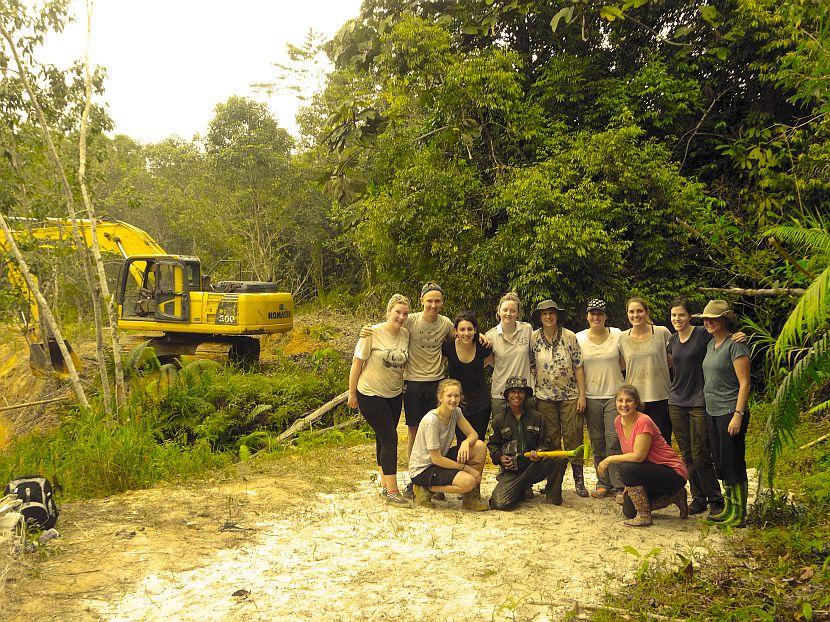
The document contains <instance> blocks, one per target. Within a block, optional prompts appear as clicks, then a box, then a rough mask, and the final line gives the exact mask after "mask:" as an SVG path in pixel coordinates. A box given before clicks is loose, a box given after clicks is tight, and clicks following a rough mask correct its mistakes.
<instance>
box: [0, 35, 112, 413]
mask: <svg viewBox="0 0 830 622" xmlns="http://www.w3.org/2000/svg"><path fill="white" fill-rule="evenodd" d="M0 35H2V36H3V38H4V39H5V40H6V42H7V43H8V44H9V49H10V50H11V53H12V56H13V57H14V61H15V64H16V65H17V72H18V76H19V77H20V81H21V83H22V84H23V88H24V89H25V90H26V93H27V95H28V96H29V100H30V102H31V104H32V106H33V107H34V109H35V112H36V114H37V118H38V123H39V124H40V130H41V132H42V134H43V140H44V141H45V143H46V147H47V153H48V154H49V160H50V161H51V162H52V165H53V167H54V169H55V172H56V173H57V175H58V180H59V181H60V184H61V189H62V190H63V194H64V198H65V200H66V209H67V212H68V213H69V219H70V221H71V223H72V239H73V241H74V242H75V248H76V250H77V252H78V254H79V255H80V258H81V266H82V267H83V272H84V278H85V279H86V284H87V288H88V289H89V291H90V294H91V296H92V308H93V310H94V311H95V314H94V315H95V331H96V334H97V335H99V338H98V341H99V342H100V343H101V344H103V325H102V324H101V307H100V302H101V292H100V291H99V287H98V286H97V285H96V283H95V279H94V277H93V273H92V266H91V265H90V261H89V253H88V251H87V248H86V244H85V242H84V240H83V239H82V238H81V233H80V230H79V228H78V217H77V214H76V212H75V198H74V196H73V195H72V187H71V186H70V185H69V179H67V177H66V171H64V168H63V164H61V161H60V156H59V155H58V150H57V148H56V147H55V143H54V141H53V140H52V130H51V127H50V126H49V122H48V121H47V119H46V115H45V114H44V112H43V108H42V107H41V105H40V102H39V101H38V99H37V96H36V94H35V92H34V89H33V88H32V84H31V82H30V81H29V71H28V69H27V68H26V66H25V65H24V64H23V60H22V59H21V58H20V53H19V52H18V51H17V45H16V44H15V41H14V39H13V38H12V36H11V34H10V33H9V31H8V30H7V29H6V25H5V24H4V23H3V20H0ZM22 259H23V258H22V256H21V260H22ZM49 313H50V315H51V311H50V312H49ZM55 337H57V335H55ZM58 343H59V344H60V345H61V347H62V348H63V344H62V341H61V340H60V339H58ZM61 351H62V352H63V350H61ZM98 371H99V372H100V375H101V384H102V385H103V387H104V388H103V391H104V392H105V394H106V393H107V392H108V391H109V374H108V373H107V366H106V360H105V359H104V357H103V355H102V350H101V348H99V352H98ZM84 399H86V398H84ZM104 404H105V409H106V411H107V413H109V412H111V409H112V404H111V402H110V401H109V400H107V401H105V402H104Z"/></svg>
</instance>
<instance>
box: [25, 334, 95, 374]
mask: <svg viewBox="0 0 830 622" xmlns="http://www.w3.org/2000/svg"><path fill="white" fill-rule="evenodd" d="M46 343H47V347H48V348H49V356H47V355H46V350H45V348H44V345H43V344H42V343H30V344H29V367H30V368H31V369H32V373H33V374H34V375H35V376H53V375H54V376H58V377H60V378H68V377H69V371H68V370H67V369H66V362H65V361H64V358H63V354H61V350H60V348H59V347H58V342H57V340H55V339H48V340H47V341H46ZM63 343H64V344H65V345H66V349H67V350H68V351H69V356H71V357H72V363H73V364H74V365H75V369H76V370H77V371H78V373H80V372H81V369H82V364H81V359H80V358H79V357H78V355H77V354H75V352H74V350H72V346H71V345H69V342H68V341H64V342H63ZM50 361H51V362H50Z"/></svg>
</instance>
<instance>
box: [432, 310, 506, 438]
mask: <svg viewBox="0 0 830 622" xmlns="http://www.w3.org/2000/svg"><path fill="white" fill-rule="evenodd" d="M453 326H454V328H455V339H452V340H449V341H445V342H444V345H443V346H442V351H443V354H444V356H445V357H446V358H447V371H448V375H449V377H450V378H454V379H455V380H458V381H459V382H460V383H461V389H462V392H463V394H464V400H463V402H462V404H461V411H462V412H463V413H464V417H465V418H466V419H467V421H469V422H470V425H471V426H473V429H474V430H475V431H476V434H478V438H479V439H480V440H482V441H483V440H484V439H485V438H487V426H488V425H489V424H490V413H491V409H490V386H489V385H488V384H487V378H486V377H485V375H484V361H485V360H486V359H487V358H488V357H489V356H490V355H491V354H492V353H493V350H492V348H490V347H488V346H486V345H483V344H482V343H481V340H480V339H479V332H478V322H476V318H475V316H474V315H473V314H472V313H470V312H469V311H461V312H460V313H459V314H458V315H456V316H455V318H454V319H453ZM457 436H458V442H459V443H461V442H462V441H463V440H464V439H465V438H466V437H467V435H466V434H464V432H463V431H462V430H461V429H460V428H459V429H458V430H457Z"/></svg>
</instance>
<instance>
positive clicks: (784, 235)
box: [764, 225, 830, 255]
mask: <svg viewBox="0 0 830 622" xmlns="http://www.w3.org/2000/svg"><path fill="white" fill-rule="evenodd" d="M764 237H776V238H778V239H779V240H781V241H782V242H786V243H787V244H789V245H790V246H793V247H795V248H798V249H801V250H805V251H810V252H812V253H813V254H815V255H830V232H828V231H827V229H822V228H819V227H812V228H807V227H798V226H793V225H778V226H776V227H770V228H769V229H767V230H766V231H764Z"/></svg>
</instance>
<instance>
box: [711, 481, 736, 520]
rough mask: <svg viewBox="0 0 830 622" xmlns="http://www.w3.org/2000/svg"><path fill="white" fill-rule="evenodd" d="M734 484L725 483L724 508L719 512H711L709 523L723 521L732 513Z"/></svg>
mask: <svg viewBox="0 0 830 622" xmlns="http://www.w3.org/2000/svg"><path fill="white" fill-rule="evenodd" d="M732 488H733V486H732V484H724V485H723V510H721V511H720V512H718V513H717V514H709V516H707V517H706V522H707V523H722V522H723V521H725V520H726V519H727V518H729V516H730V515H731V514H732Z"/></svg>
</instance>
